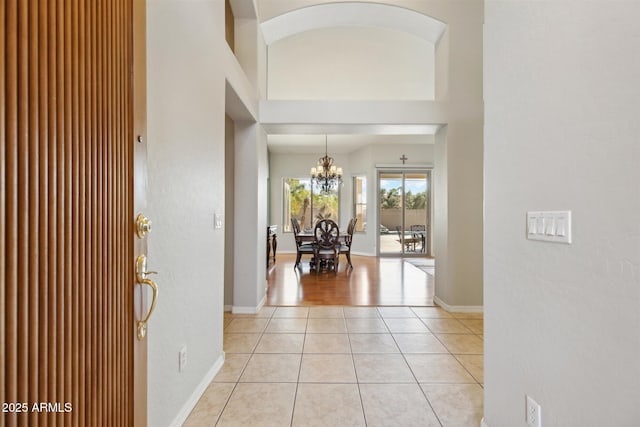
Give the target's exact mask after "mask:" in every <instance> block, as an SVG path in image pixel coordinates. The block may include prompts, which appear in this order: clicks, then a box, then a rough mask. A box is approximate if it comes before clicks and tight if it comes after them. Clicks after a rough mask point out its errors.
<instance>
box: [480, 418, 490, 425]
mask: <svg viewBox="0 0 640 427" xmlns="http://www.w3.org/2000/svg"><path fill="white" fill-rule="evenodd" d="M480 427H489V424H487V422H486V421H485V420H484V417H482V420H480Z"/></svg>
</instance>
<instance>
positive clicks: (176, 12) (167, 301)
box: [147, 0, 264, 426]
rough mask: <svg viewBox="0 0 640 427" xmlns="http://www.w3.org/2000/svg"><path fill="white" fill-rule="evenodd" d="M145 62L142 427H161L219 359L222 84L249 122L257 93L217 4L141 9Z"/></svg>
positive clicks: (181, 413) (176, 419) (178, 415)
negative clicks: (152, 276)
mask: <svg viewBox="0 0 640 427" xmlns="http://www.w3.org/2000/svg"><path fill="white" fill-rule="evenodd" d="M147 56H148V66H147V70H148V89H147V94H148V100H147V101H148V102H147V105H148V141H149V142H148V172H149V175H148V182H149V185H148V188H149V193H148V199H149V200H148V206H149V212H148V216H149V218H150V219H151V220H152V221H153V232H152V233H151V235H150V236H149V254H148V256H149V268H150V269H152V270H158V271H159V274H158V276H157V280H158V285H159V290H160V292H159V300H158V305H157V307H156V310H155V312H154V314H153V316H152V318H151V319H150V324H149V334H148V340H149V352H148V353H149V355H148V378H149V380H148V424H149V425H150V426H166V425H170V424H172V423H174V424H180V423H181V422H182V421H183V420H184V419H185V418H186V416H187V415H188V414H189V411H190V410H191V408H192V407H193V405H195V403H196V402H197V399H198V398H199V397H200V394H201V392H202V391H203V387H205V386H206V385H207V384H208V382H209V381H210V380H211V378H212V376H213V375H214V374H215V373H216V371H217V369H219V368H220V366H221V363H222V361H223V359H224V354H223V349H222V328H223V305H222V304H223V289H224V283H223V281H224V280H223V271H224V259H225V256H224V251H225V245H224V242H225V237H224V236H225V230H224V226H223V228H222V229H214V227H213V216H214V214H224V213H225V185H224V183H225V124H224V121H225V85H226V84H225V82H226V81H229V82H231V83H230V84H232V85H233V86H234V88H235V89H236V93H237V94H238V95H237V96H236V98H237V99H241V100H242V102H244V103H245V104H246V108H245V111H248V115H249V116H251V114H253V115H254V116H255V115H257V114H256V113H255V112H256V111H257V92H256V90H255V89H254V88H253V87H252V85H251V84H249V82H248V79H247V77H246V76H245V75H244V73H243V71H242V69H241V67H240V65H239V64H238V62H237V61H236V59H235V57H234V56H233V54H232V53H231V52H230V50H229V48H228V46H227V44H226V42H225V39H224V2H222V1H219V0H209V1H205V0H200V1H175V0H164V1H161V0H155V1H152V2H148V4H147ZM256 161H258V160H256ZM254 169H257V167H254ZM236 201H237V198H236ZM256 214H258V212H257V213H256ZM225 225H226V224H225ZM245 244H249V243H245ZM236 247H237V246H236ZM256 268H257V264H256ZM263 270H264V269H263ZM255 287H256V284H255V283H254V288H255ZM258 292H259V291H258V289H257V288H256V290H255V293H258ZM183 346H186V347H187V352H188V364H187V366H186V369H185V370H184V371H183V372H182V373H179V372H178V352H179V350H180V349H181V348H182V347H183Z"/></svg>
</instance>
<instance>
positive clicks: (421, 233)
mask: <svg viewBox="0 0 640 427" xmlns="http://www.w3.org/2000/svg"><path fill="white" fill-rule="evenodd" d="M377 205H378V218H379V223H380V225H379V226H378V231H377V234H378V254H379V255H380V256H422V257H425V256H426V257H430V256H431V243H430V242H431V225H430V222H431V221H430V219H431V170H429V169H397V170H379V171H378V199H377Z"/></svg>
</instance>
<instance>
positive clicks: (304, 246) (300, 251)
mask: <svg viewBox="0 0 640 427" xmlns="http://www.w3.org/2000/svg"><path fill="white" fill-rule="evenodd" d="M291 228H293V238H294V239H295V241H296V263H295V264H294V265H293V268H297V267H298V266H299V265H300V259H301V258H302V255H305V254H306V255H313V243H312V242H303V241H302V239H301V238H300V236H299V234H300V223H299V222H298V220H297V219H296V218H291Z"/></svg>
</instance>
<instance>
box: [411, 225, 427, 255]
mask: <svg viewBox="0 0 640 427" xmlns="http://www.w3.org/2000/svg"><path fill="white" fill-rule="evenodd" d="M409 229H410V230H411V233H412V234H413V238H414V239H416V241H418V240H420V243H421V245H422V246H421V247H420V252H423V253H424V251H425V248H426V245H425V243H426V240H427V227H426V226H425V225H424V224H414V225H412V226H410V227H409ZM414 250H415V249H414Z"/></svg>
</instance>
